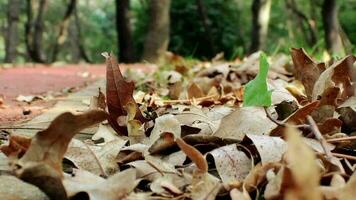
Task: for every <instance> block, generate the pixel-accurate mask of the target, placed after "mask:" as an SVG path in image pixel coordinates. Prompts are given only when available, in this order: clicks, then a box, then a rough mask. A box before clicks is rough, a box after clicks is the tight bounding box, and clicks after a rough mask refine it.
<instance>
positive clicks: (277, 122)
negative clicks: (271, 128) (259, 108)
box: [263, 107, 310, 128]
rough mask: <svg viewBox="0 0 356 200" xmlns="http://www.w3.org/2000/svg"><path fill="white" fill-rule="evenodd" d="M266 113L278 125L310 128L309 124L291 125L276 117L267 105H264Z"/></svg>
mask: <svg viewBox="0 0 356 200" xmlns="http://www.w3.org/2000/svg"><path fill="white" fill-rule="evenodd" d="M263 108H264V110H265V113H266V116H267V118H268V119H269V120H271V121H272V122H273V123H275V124H277V125H278V126H282V127H292V128H309V127H310V126H309V125H307V124H300V125H290V124H286V123H284V122H281V121H278V120H276V119H274V118H273V117H272V115H271V113H269V112H268V110H267V107H263Z"/></svg>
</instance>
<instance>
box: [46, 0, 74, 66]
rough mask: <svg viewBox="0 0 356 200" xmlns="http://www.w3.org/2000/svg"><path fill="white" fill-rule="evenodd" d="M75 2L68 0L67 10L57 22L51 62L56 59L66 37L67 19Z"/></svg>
mask: <svg viewBox="0 0 356 200" xmlns="http://www.w3.org/2000/svg"><path fill="white" fill-rule="evenodd" d="M76 4H77V1H76V0H70V2H69V4H68V6H67V10H66V12H65V14H64V17H63V20H62V21H61V23H60V24H59V33H58V36H57V39H56V43H55V44H54V47H53V53H52V62H54V61H56V60H57V55H58V52H59V48H60V46H61V45H62V44H63V43H64V42H65V40H66V38H67V35H68V26H69V20H70V17H71V16H72V14H73V11H74V10H75V7H76Z"/></svg>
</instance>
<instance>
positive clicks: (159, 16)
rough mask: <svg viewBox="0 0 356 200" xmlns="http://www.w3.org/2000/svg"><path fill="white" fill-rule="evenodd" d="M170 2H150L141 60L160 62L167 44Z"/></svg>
mask: <svg viewBox="0 0 356 200" xmlns="http://www.w3.org/2000/svg"><path fill="white" fill-rule="evenodd" d="M170 5H171V0H150V22H149V30H148V33H147V36H146V40H145V43H144V50H143V59H144V60H147V61H148V62H152V63H159V62H162V61H163V59H164V56H165V52H166V51H167V48H168V43H169V26H170V17H169V10H170Z"/></svg>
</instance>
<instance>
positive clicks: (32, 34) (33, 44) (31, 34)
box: [25, 0, 47, 63]
mask: <svg viewBox="0 0 356 200" xmlns="http://www.w3.org/2000/svg"><path fill="white" fill-rule="evenodd" d="M46 4H47V0H40V1H39V5H38V14H37V16H36V19H35V21H33V13H32V9H33V8H32V7H33V5H32V0H27V8H26V13H27V22H26V24H25V42H26V47H27V52H28V54H29V57H30V58H31V59H32V60H33V61H34V62H40V63H44V62H45V59H44V56H43V54H42V35H43V29H44V23H43V14H44V10H45V7H46Z"/></svg>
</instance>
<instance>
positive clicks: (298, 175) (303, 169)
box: [285, 129, 322, 200]
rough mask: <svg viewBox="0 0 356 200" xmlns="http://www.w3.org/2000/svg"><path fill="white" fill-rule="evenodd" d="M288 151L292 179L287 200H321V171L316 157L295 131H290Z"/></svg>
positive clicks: (287, 159) (287, 157) (287, 134)
mask: <svg viewBox="0 0 356 200" xmlns="http://www.w3.org/2000/svg"><path fill="white" fill-rule="evenodd" d="M286 136H287V143H288V150H287V152H286V155H285V156H286V161H287V163H288V167H289V169H290V171H291V179H290V180H289V182H292V184H288V185H289V187H288V188H285V190H286V194H285V195H286V196H285V198H286V199H291V200H292V199H295V200H296V199H306V200H308V199H309V200H318V199H322V198H321V192H320V189H319V188H318V187H319V180H320V170H319V168H318V166H317V164H316V161H315V160H316V155H315V153H314V152H313V151H312V150H311V149H310V147H309V146H307V145H306V144H305V143H304V142H303V140H302V137H301V136H300V135H299V133H298V132H297V131H296V130H295V129H288V131H287V133H286Z"/></svg>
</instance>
